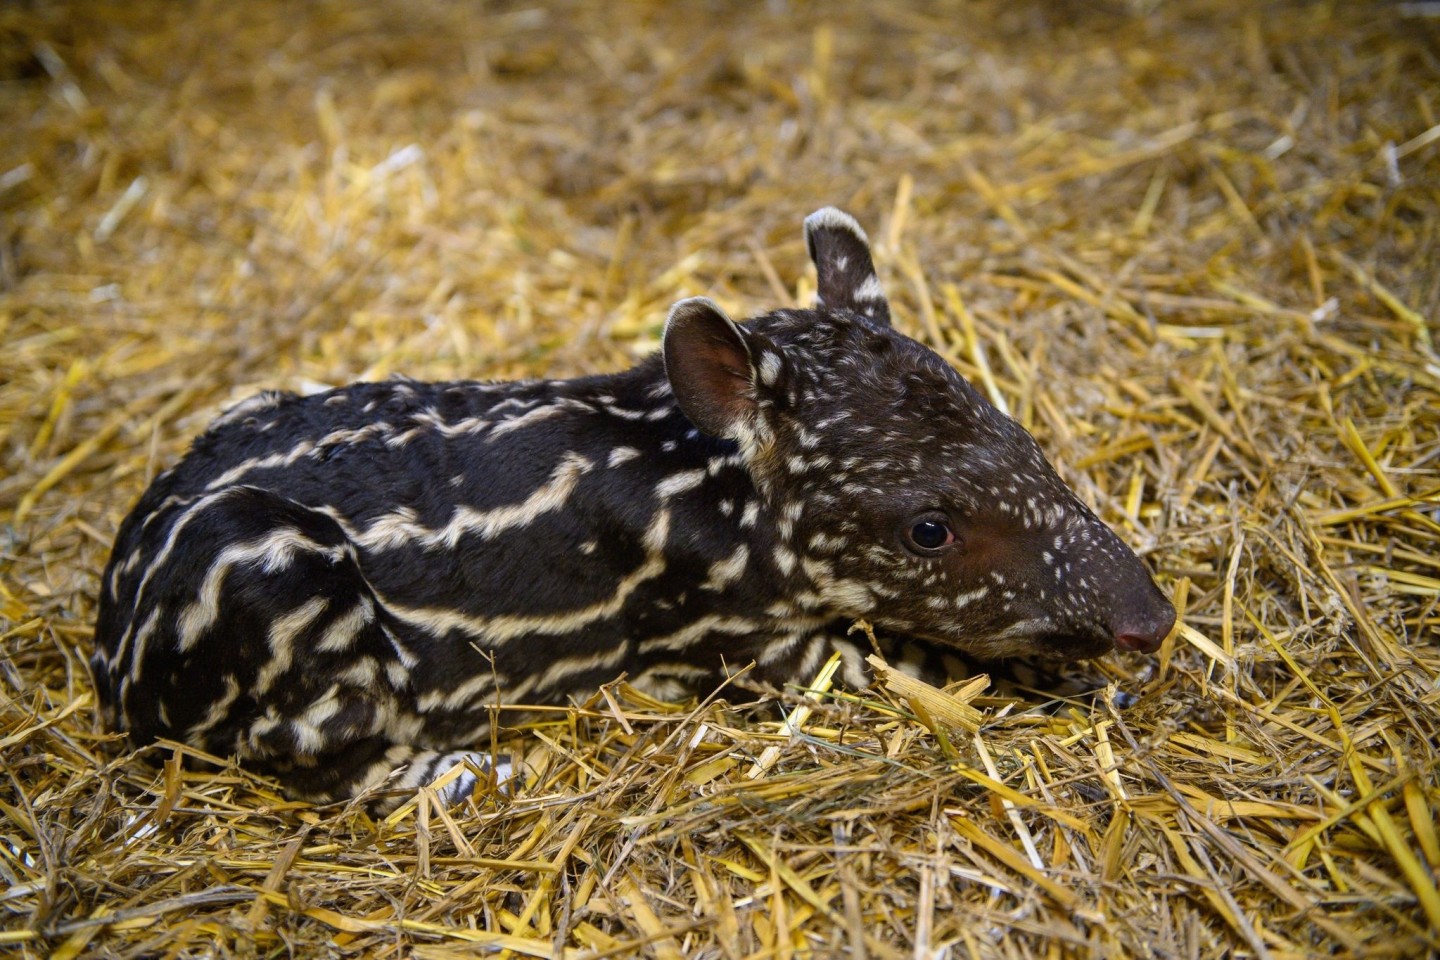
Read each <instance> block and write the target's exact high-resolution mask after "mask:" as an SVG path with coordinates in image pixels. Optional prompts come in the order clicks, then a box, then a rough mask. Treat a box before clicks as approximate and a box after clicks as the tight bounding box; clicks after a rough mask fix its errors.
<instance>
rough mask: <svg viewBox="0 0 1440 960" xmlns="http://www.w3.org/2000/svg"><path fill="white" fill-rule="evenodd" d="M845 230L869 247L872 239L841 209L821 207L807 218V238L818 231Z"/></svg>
mask: <svg viewBox="0 0 1440 960" xmlns="http://www.w3.org/2000/svg"><path fill="white" fill-rule="evenodd" d="M823 229H829V230H844V231H845V232H847V233H853V234H854V235H855V236H857V237H859V238H860V239H861V241H863V242H864V243H865V244H866V245H867V246H868V245H869V243H870V238H869V237H867V236H866V235H865V230H864V228H863V227H861V226H860V224H859V223H858V222H857V221H856V220H855V218H854V217H852V216H850V214H848V213H846V212H845V211H844V210H841V209H840V208H839V207H821V208H820V209H819V210H816V211H815V212H814V213H812V214H810V216H808V217H806V218H805V236H807V237H809V236H812V235H813V234H814V233H815V231H816V230H823Z"/></svg>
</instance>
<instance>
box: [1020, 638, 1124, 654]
mask: <svg viewBox="0 0 1440 960" xmlns="http://www.w3.org/2000/svg"><path fill="white" fill-rule="evenodd" d="M1114 649H1115V642H1114V641H1113V640H1112V639H1111V638H1110V635H1109V634H1108V633H1107V634H1099V633H1050V634H1045V635H1043V636H1040V637H1037V638H1036V639H1035V641H1034V646H1033V648H1032V649H1031V650H1030V651H1029V652H1030V653H1034V654H1038V655H1040V656H1043V657H1061V658H1064V659H1066V660H1093V659H1095V658H1096V657H1103V656H1104V655H1105V654H1107V653H1109V652H1110V651H1112V650H1114Z"/></svg>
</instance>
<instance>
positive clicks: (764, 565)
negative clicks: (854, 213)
mask: <svg viewBox="0 0 1440 960" xmlns="http://www.w3.org/2000/svg"><path fill="white" fill-rule="evenodd" d="M806 240H807V245H808V248H809V251H810V254H811V257H812V259H813V260H814V261H815V264H816V267H817V270H818V279H819V299H820V303H819V305H818V307H817V308H816V309H814V310H781V311H777V312H774V313H770V314H767V315H765V316H761V317H758V318H755V319H753V320H751V321H749V322H748V323H746V324H744V325H739V324H736V323H734V322H733V321H731V320H730V319H729V318H728V317H727V316H725V314H724V313H723V312H721V310H720V309H719V308H718V307H717V306H716V305H715V304H713V303H711V302H709V301H707V300H703V299H698V298H697V299H692V300H686V301H682V302H681V303H679V304H677V305H676V306H675V307H674V309H673V310H672V311H671V315H670V318H669V321H668V323H667V325H666V331H665V337H664V350H663V356H658V357H654V358H651V359H650V360H648V361H646V362H644V363H641V364H640V365H639V366H637V367H635V368H634V369H632V370H629V371H626V372H623V373H619V374H615V375H610V376H598V377H587V378H583V379H576V380H561V381H525V382H515V383H475V382H454V383H433V384H432V383H418V382H413V381H410V380H404V379H395V380H390V381H386V382H383V383H359V384H354V385H352V386H348V387H343V388H340V389H336V390H332V391H329V392H327V393H321V394H318V395H313V396H305V397H302V396H297V395H292V394H285V393H265V394H262V395H260V396H257V397H255V398H253V399H251V400H249V401H247V402H244V403H241V404H240V405H238V406H236V407H234V408H232V409H230V410H229V411H227V412H226V413H225V414H224V415H222V416H221V417H220V418H219V419H218V420H217V421H216V422H215V423H214V424H213V425H212V426H211V427H210V428H209V429H208V431H207V432H206V433H205V434H203V435H202V436H201V437H199V438H198V439H197V440H196V441H195V442H194V444H193V446H192V448H191V450H190V451H189V453H188V454H187V455H186V456H185V457H184V458H183V459H182V460H181V461H180V463H179V464H178V465H176V466H175V467H174V468H173V469H171V470H169V471H167V472H165V473H164V474H162V475H161V476H160V477H158V478H157V479H156V481H155V482H154V484H153V485H152V486H151V487H150V489H149V490H148V491H147V492H146V493H145V494H144V496H143V497H142V498H141V500H140V502H139V503H138V504H137V505H136V507H135V509H134V510H133V512H132V513H131V514H130V515H129V517H128V518H127V519H126V520H125V522H124V523H123V524H122V526H121V528H120V531H119V534H118V537H117V540H116V543H115V548H114V552H113V555H112V557H111V560H110V563H109V566H108V567H107V569H106V571H105V574H104V578H103V584H102V592H101V596H100V611H99V618H98V623H97V626H96V652H95V656H94V659H93V670H94V675H95V679H96V683H97V686H98V688H99V692H100V697H101V702H102V704H103V706H104V711H105V716H106V719H107V720H108V722H109V724H110V725H111V726H112V727H113V728H115V729H117V730H123V731H126V732H127V733H128V734H129V736H130V738H131V740H132V741H133V742H134V743H136V744H145V743H148V742H151V741H153V740H155V739H156V738H161V737H165V738H171V739H175V740H179V741H183V742H185V743H188V744H192V745H195V746H197V747H200V748H202V749H204V750H206V751H208V752H210V753H213V754H218V755H221V756H236V757H238V758H239V759H240V760H241V762H242V763H245V764H247V765H250V766H252V767H254V768H256V769H259V770H262V771H265V772H268V773H271V774H274V775H275V776H277V777H279V778H281V780H282V781H284V782H285V783H286V784H287V786H288V788H289V789H290V790H291V791H293V792H294V793H296V794H297V795H300V796H304V797H308V798H314V799H321V800H326V799H339V798H347V797H351V796H355V795H358V794H360V793H362V792H364V791H367V790H370V789H372V788H376V787H378V786H381V785H389V786H391V787H398V788H400V789H401V790H404V789H407V788H413V787H414V786H416V785H418V784H420V783H423V782H425V781H426V780H427V779H429V778H430V777H432V776H434V775H436V774H438V773H440V772H443V771H444V770H445V769H446V768H448V767H450V766H453V765H454V764H455V763H458V762H461V761H462V760H464V759H467V758H468V759H470V760H472V765H473V766H474V767H475V768H476V769H477V770H480V769H483V768H484V766H485V764H486V763H487V759H486V758H485V756H484V755H483V753H478V752H476V753H471V752H470V751H482V750H483V748H484V746H485V745H486V744H487V743H488V732H489V730H490V728H491V725H492V724H493V723H494V720H495V716H496V707H497V705H499V704H506V705H513V704H536V703H555V702H563V701H564V700H565V699H566V698H568V697H579V698H583V697H585V696H587V695H588V694H589V693H591V692H593V691H594V690H595V689H596V687H597V686H598V685H600V684H601V683H604V682H606V681H608V680H611V679H613V678H614V677H616V676H617V675H619V674H620V673H622V672H623V673H626V674H628V675H629V677H630V678H631V679H632V681H633V682H635V683H636V684H638V685H639V686H641V687H642V688H645V689H648V690H650V691H652V692H654V693H656V694H658V695H662V696H665V695H676V694H681V693H684V692H690V691H700V692H706V691H708V690H709V689H712V688H713V687H714V686H715V685H716V684H717V683H718V682H720V681H721V680H722V679H723V678H724V677H725V676H726V675H727V673H731V672H734V671H736V670H739V669H741V668H744V667H746V666H747V665H750V664H752V663H753V664H754V668H753V673H752V674H751V676H752V677H753V678H754V679H756V680H758V681H761V682H764V683H772V684H777V685H778V684H782V683H784V682H786V681H789V680H792V679H796V678H805V677H807V676H809V675H811V674H812V673H813V671H814V670H815V669H816V668H817V666H818V665H819V664H820V663H821V662H822V661H823V659H824V658H825V657H826V656H828V655H829V652H830V650H831V648H832V646H833V645H834V644H835V643H836V642H837V641H836V638H837V637H839V636H842V635H843V633H844V630H843V626H844V623H845V621H847V620H849V619H853V618H857V617H865V618H867V619H869V620H870V621H871V622H872V623H874V624H876V625H877V626H879V627H880V628H882V630H883V631H885V632H888V633H890V634H894V635H902V636H904V637H907V638H913V639H914V640H916V641H917V642H919V643H921V644H923V645H928V647H927V649H930V650H933V651H935V652H937V655H938V654H939V653H943V652H944V651H946V650H956V651H964V652H967V653H970V654H975V655H980V656H986V657H1000V656H1009V655H1017V654H1036V653H1038V654H1049V655H1060V656H1064V657H1075V658H1079V657H1089V656H1095V655H1098V654H1100V653H1103V652H1105V651H1108V650H1110V649H1112V648H1113V647H1114V646H1116V645H1117V644H1119V645H1120V646H1122V647H1128V648H1131V649H1153V647H1154V646H1155V645H1158V643H1159V641H1160V638H1161V637H1163V636H1164V635H1165V633H1166V632H1167V631H1168V630H1169V628H1170V625H1171V623H1172V622H1173V618H1174V612H1173V609H1172V608H1171V607H1170V604H1169V603H1168V602H1167V601H1166V600H1165V599H1164V598H1163V597H1162V596H1161V594H1160V593H1159V591H1158V590H1157V588H1156V587H1155V586H1154V584H1153V582H1152V581H1151V579H1150V577H1149V575H1148V573H1147V572H1146V571H1145V569H1144V567H1143V566H1142V565H1141V563H1140V561H1139V560H1138V559H1137V558H1136V557H1135V555H1134V554H1133V553H1132V552H1131V551H1130V550H1129V549H1127V548H1126V547H1125V546H1124V545H1123V544H1122V543H1121V542H1120V540H1119V539H1118V538H1117V537H1116V536H1115V535H1114V534H1113V533H1112V532H1111V531H1110V530H1109V529H1108V528H1107V527H1106V526H1105V525H1104V524H1103V523H1102V522H1100V521H1099V520H1097V519H1096V518H1095V516H1094V515H1093V514H1092V513H1091V512H1090V511H1089V510H1088V509H1087V508H1086V507H1085V506H1084V505H1083V504H1082V503H1081V502H1080V501H1079V500H1078V499H1077V498H1076V497H1075V496H1074V495H1073V493H1071V491H1070V490H1069V489H1068V488H1066V486H1065V485H1064V484H1063V483H1062V482H1061V481H1060V480H1059V479H1058V477H1057V476H1056V475H1055V473H1054V471H1053V470H1052V469H1051V467H1050V466H1049V464H1048V463H1047V462H1046V460H1045V458H1044V457H1043V456H1042V454H1041V452H1040V450H1039V448H1038V447H1037V446H1036V444H1035V442H1034V440H1033V439H1032V438H1031V437H1030V435H1029V434H1028V433H1026V432H1025V431H1024V430H1023V429H1022V428H1021V427H1020V426H1019V425H1018V424H1016V423H1015V422H1014V421H1013V420H1011V419H1009V418H1008V417H1006V416H1004V415H1002V414H1000V413H999V412H997V411H996V410H995V409H994V408H993V407H992V406H991V405H990V404H989V403H987V402H986V401H985V400H984V399H983V398H981V397H980V396H979V394H977V393H976V392H975V391H974V390H973V389H972V388H971V387H970V385H969V384H968V383H966V382H965V380H964V379H963V378H961V377H960V376H958V375H957V374H956V373H955V372H954V370H952V369H951V368H950V367H949V366H948V365H947V364H946V363H945V362H944V361H943V360H941V359H940V358H939V357H938V356H937V355H935V354H934V353H932V352H931V351H929V350H928V349H926V348H924V347H922V346H921V345H920V344H918V343H916V342H914V341H913V340H910V339H908V338H906V337H904V336H902V335H901V334H899V333H897V332H896V331H895V330H894V329H892V328H891V326H890V324H889V310H888V307H887V305H886V301H885V298H884V295H883V292H882V290H881V286H880V282H879V280H878V279H877V277H876V275H875V270H874V266H873V264H872V261H871V255H870V250H869V246H868V243H867V241H866V239H865V235H864V232H863V231H862V230H861V229H860V227H859V226H858V225H857V224H856V223H855V221H854V220H852V219H851V218H850V217H848V216H846V215H845V214H843V213H841V212H839V211H838V210H834V209H829V208H827V209H825V210H822V211H820V212H818V213H816V214H814V215H813V216H812V217H810V218H809V219H808V220H807V222H806ZM837 625H838V628H837ZM847 657H848V664H849V667H850V670H849V671H848V672H849V675H850V678H851V680H852V681H853V682H857V683H863V682H864V678H863V674H862V673H861V672H860V669H859V668H860V656H859V651H857V650H854V649H849V650H848V653H847ZM471 782H473V778H461V780H460V781H457V783H458V784H459V786H458V787H457V791H461V790H464V789H468V786H469V784H470V783H471ZM457 795H458V793H457Z"/></svg>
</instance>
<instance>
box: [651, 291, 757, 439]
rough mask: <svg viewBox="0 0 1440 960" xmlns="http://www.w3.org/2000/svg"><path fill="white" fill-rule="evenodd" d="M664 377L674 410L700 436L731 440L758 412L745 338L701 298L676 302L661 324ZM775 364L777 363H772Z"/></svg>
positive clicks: (730, 321)
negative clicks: (679, 413) (699, 431)
mask: <svg viewBox="0 0 1440 960" xmlns="http://www.w3.org/2000/svg"><path fill="white" fill-rule="evenodd" d="M664 354H665V376H666V377H667V378H668V379H669V381H670V389H671V390H673V391H674V393H675V402H676V403H678V404H679V405H680V410H681V412H683V413H684V414H685V416H687V417H689V418H690V422H691V423H693V424H695V426H697V427H699V428H700V429H701V430H703V431H704V432H705V433H708V434H710V435H711V436H716V437H729V438H731V439H734V438H737V437H738V436H740V435H741V434H744V433H746V432H747V431H748V430H749V425H750V424H751V423H753V422H754V419H755V416H756V411H757V409H758V406H759V398H758V395H757V392H756V389H755V365H754V363H753V362H752V358H751V354H750V344H749V343H748V342H747V340H746V336H745V332H744V331H743V330H741V329H740V327H739V326H737V325H736V324H735V321H733V320H731V319H730V318H729V317H727V316H726V315H725V311H723V310H721V309H720V308H719V307H717V306H716V305H715V304H714V303H713V302H711V301H710V300H707V299H706V298H704V297H691V298H690V299H689V300H681V301H680V302H679V303H677V304H675V306H673V307H671V308H670V316H669V318H668V319H667V320H666V321H665V337H664ZM776 359H778V357H777V358H776Z"/></svg>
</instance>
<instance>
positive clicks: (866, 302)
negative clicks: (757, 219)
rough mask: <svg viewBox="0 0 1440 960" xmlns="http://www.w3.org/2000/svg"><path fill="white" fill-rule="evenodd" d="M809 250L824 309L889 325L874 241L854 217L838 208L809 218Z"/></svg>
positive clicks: (807, 230)
mask: <svg viewBox="0 0 1440 960" xmlns="http://www.w3.org/2000/svg"><path fill="white" fill-rule="evenodd" d="M805 246H806V248H808V249H809V251H810V259H811V260H813V261H815V272H816V274H817V275H818V277H819V300H820V306H822V307H824V308H826V309H828V310H853V311H855V312H856V313H859V314H863V315H865V316H867V317H869V318H870V319H872V320H875V321H877V322H879V323H883V324H885V325H887V326H888V325H889V323H890V304H889V302H888V301H886V299H885V291H884V290H883V289H882V288H881V286H880V278H879V277H877V276H876V275H875V264H874V262H873V261H872V260H871V259H870V240H869V238H867V237H866V236H865V231H864V230H862V229H860V224H858V223H856V222H855V218H854V217H852V216H850V214H848V213H845V212H843V211H841V210H837V209H835V208H834V207H824V208H822V209H820V210H816V211H815V212H814V213H812V214H810V216H808V217H806V218H805Z"/></svg>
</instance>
